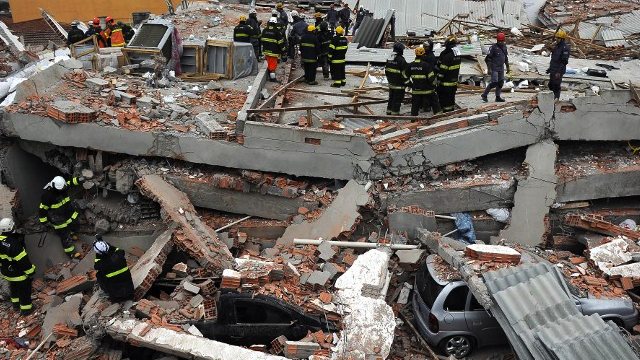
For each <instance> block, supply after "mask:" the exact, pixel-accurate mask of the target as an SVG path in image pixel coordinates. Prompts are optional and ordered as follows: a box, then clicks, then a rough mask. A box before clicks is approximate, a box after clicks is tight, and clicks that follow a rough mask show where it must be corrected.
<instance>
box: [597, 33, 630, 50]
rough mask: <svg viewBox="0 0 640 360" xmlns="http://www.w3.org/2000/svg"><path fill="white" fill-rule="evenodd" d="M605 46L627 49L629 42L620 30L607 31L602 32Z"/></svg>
mask: <svg viewBox="0 0 640 360" xmlns="http://www.w3.org/2000/svg"><path fill="white" fill-rule="evenodd" d="M600 36H601V37H602V41H604V46H606V47H625V46H627V41H626V40H625V39H624V34H623V33H622V31H620V30H615V29H605V30H602V31H601V32H600Z"/></svg>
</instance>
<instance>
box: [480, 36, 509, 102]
mask: <svg viewBox="0 0 640 360" xmlns="http://www.w3.org/2000/svg"><path fill="white" fill-rule="evenodd" d="M505 40H506V37H505V35H504V33H502V32H501V33H498V36H497V37H496V43H495V44H493V45H491V48H489V54H487V58H486V61H487V69H488V71H489V74H490V75H491V82H489V85H487V88H486V89H484V93H482V95H481V97H482V100H483V101H484V102H487V101H488V99H487V96H488V95H489V92H490V91H491V89H494V88H495V89H496V102H504V101H505V100H504V99H503V98H502V97H501V96H500V94H501V92H502V86H504V68H505V66H506V67H507V73H509V72H511V70H510V69H509V54H508V52H507V45H505Z"/></svg>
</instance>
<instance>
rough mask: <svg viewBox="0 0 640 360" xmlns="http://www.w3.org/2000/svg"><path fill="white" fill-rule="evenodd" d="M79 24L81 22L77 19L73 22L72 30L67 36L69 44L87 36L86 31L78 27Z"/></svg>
mask: <svg viewBox="0 0 640 360" xmlns="http://www.w3.org/2000/svg"><path fill="white" fill-rule="evenodd" d="M78 25H80V23H79V22H77V21H72V22H71V30H69V34H68V35H69V36H68V37H67V46H69V45H71V44H75V43H77V42H78V41H81V40H84V39H85V38H86V36H85V35H84V32H83V31H82V30H80V29H78Z"/></svg>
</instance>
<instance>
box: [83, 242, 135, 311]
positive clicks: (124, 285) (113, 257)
mask: <svg viewBox="0 0 640 360" xmlns="http://www.w3.org/2000/svg"><path fill="white" fill-rule="evenodd" d="M93 250H94V251H95V253H96V259H95V263H94V268H95V270H96V272H97V273H96V278H97V280H98V285H100V288H101V289H102V291H104V292H105V293H107V295H108V296H109V300H110V301H111V302H121V301H126V300H133V297H134V289H133V280H132V279H131V272H130V271H129V267H128V266H127V260H126V258H125V254H124V250H122V249H118V248H117V247H115V246H113V245H110V244H109V243H107V242H106V241H104V240H103V239H102V235H96V242H94V244H93Z"/></svg>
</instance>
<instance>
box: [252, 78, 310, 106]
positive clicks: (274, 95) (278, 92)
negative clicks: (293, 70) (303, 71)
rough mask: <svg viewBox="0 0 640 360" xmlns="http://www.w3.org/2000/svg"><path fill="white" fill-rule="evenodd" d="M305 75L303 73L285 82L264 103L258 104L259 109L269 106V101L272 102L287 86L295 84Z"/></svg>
mask: <svg viewBox="0 0 640 360" xmlns="http://www.w3.org/2000/svg"><path fill="white" fill-rule="evenodd" d="M303 77H304V75H301V76H300V77H297V78H295V79H293V80H291V81H289V82H288V83H286V84H284V85H283V86H282V87H281V88H280V89H278V90H276V92H274V93H273V94H272V95H271V96H269V98H268V99H266V100H265V101H264V102H263V103H262V104H260V106H258V109H263V108H264V107H265V106H267V104H268V103H270V102H271V101H273V100H274V99H275V98H276V97H278V95H280V93H281V92H283V91H285V90H287V88H288V87H289V86H291V85H293V84H295V83H296V82H297V81H298V80H300V79H302V78H303Z"/></svg>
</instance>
